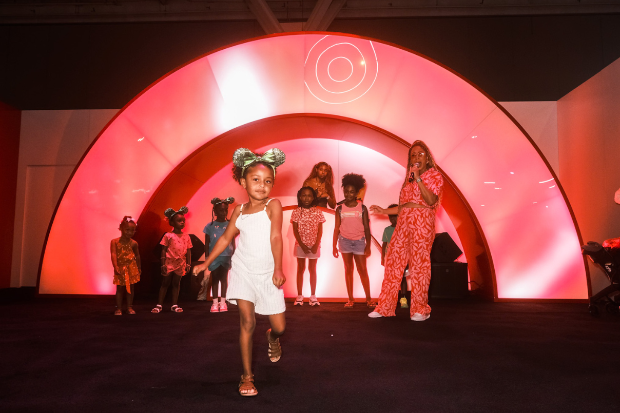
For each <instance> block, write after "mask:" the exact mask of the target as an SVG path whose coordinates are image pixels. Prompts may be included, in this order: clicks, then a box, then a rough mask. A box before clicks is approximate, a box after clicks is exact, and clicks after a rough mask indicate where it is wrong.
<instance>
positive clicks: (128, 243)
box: [110, 216, 142, 315]
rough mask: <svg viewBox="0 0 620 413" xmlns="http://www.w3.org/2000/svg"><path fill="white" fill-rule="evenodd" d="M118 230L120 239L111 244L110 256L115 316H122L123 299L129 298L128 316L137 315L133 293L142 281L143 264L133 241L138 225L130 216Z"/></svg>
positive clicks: (124, 218) (125, 218)
mask: <svg viewBox="0 0 620 413" xmlns="http://www.w3.org/2000/svg"><path fill="white" fill-rule="evenodd" d="M118 229H120V230H121V236H120V238H115V239H113V240H112V241H111V242H110V255H111V256H112V265H113V266H114V285H116V311H115V312H114V315H122V314H123V310H122V309H121V308H122V305H123V297H125V296H127V314H135V313H136V312H135V311H134V310H133V292H134V286H135V284H136V283H137V282H138V281H140V273H141V272H142V270H141V264H140V251H138V243H137V242H136V241H134V240H133V239H131V237H133V235H134V234H135V233H136V223H135V222H134V220H133V219H131V217H129V216H125V217H123V220H122V221H121V224H120V225H119V227H118Z"/></svg>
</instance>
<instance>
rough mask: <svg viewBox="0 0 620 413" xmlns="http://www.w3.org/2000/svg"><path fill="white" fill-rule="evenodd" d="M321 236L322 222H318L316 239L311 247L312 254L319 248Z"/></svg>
mask: <svg viewBox="0 0 620 413" xmlns="http://www.w3.org/2000/svg"><path fill="white" fill-rule="evenodd" d="M322 237H323V223H322V222H319V229H318V232H317V234H316V241H315V242H314V245H313V246H312V248H311V251H312V253H313V254H316V252H317V251H318V249H319V245H321V238H322Z"/></svg>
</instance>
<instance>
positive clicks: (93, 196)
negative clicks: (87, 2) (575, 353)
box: [39, 33, 588, 299]
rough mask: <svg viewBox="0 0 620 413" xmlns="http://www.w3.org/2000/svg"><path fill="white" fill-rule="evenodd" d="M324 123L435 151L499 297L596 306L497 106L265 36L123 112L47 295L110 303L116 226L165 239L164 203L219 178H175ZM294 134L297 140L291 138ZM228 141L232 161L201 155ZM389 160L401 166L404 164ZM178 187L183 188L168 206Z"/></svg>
mask: <svg viewBox="0 0 620 413" xmlns="http://www.w3.org/2000/svg"><path fill="white" fill-rule="evenodd" d="M360 56H361V58H360ZM341 57H342V58H341ZM330 59H331V60H330ZM356 59H358V60H356ZM317 62H318V63H317ZM361 70H363V73H362V72H361ZM347 76H348V77H347ZM347 82H350V84H347ZM317 85H318V86H317ZM286 115H289V116H286ZM321 116H323V117H324V118H325V119H330V118H332V119H333V120H337V121H338V122H336V123H334V125H332V127H334V128H336V129H335V130H334V129H332V130H330V131H329V133H328V132H327V131H324V132H325V133H326V134H327V135H330V136H336V139H338V138H337V135H338V127H339V125H341V124H349V125H350V124H359V125H365V126H364V128H366V129H367V130H375V131H381V133H382V134H383V135H384V136H388V135H389V136H392V137H397V138H398V139H401V140H403V141H405V142H412V141H413V140H415V139H418V138H421V139H423V140H425V141H426V142H427V143H428V144H429V145H430V147H431V149H432V151H433V153H434V155H435V158H436V159H437V161H438V163H439V165H440V166H441V167H442V168H443V171H444V172H445V173H446V175H447V176H448V177H450V178H451V180H452V181H453V182H454V192H453V193H454V194H456V195H455V197H454V198H455V199H456V198H460V199H461V202H462V204H463V205H465V207H464V208H466V209H468V212H469V213H470V214H469V215H470V221H471V222H473V223H474V224H476V225H474V227H476V228H478V229H479V231H478V234H479V236H477V237H478V239H479V241H478V242H479V243H480V244H481V245H482V248H483V250H484V251H483V252H484V254H483V255H486V257H487V258H486V262H487V263H488V265H489V266H490V267H489V268H488V269H485V270H483V271H487V272H488V273H489V274H491V275H492V274H493V271H494V272H495V278H494V279H493V281H494V282H495V283H496V288H494V296H495V297H496V298H499V299H503V298H556V299H582V298H586V297H587V295H588V282H587V276H586V269H585V267H584V263H583V260H582V258H581V254H580V248H579V245H580V242H579V236H578V231H577V229H576V226H575V223H574V221H573V218H572V215H571V211H570V207H569V205H568V203H567V202H566V199H565V197H564V195H563V193H562V191H561V188H560V185H559V182H557V180H556V179H555V176H554V174H553V172H552V171H551V169H550V168H549V166H548V164H547V163H546V161H545V160H544V158H543V157H542V156H541V154H540V152H539V151H538V149H537V148H536V147H535V145H534V144H533V143H532V142H531V140H530V139H529V138H528V137H527V135H526V134H525V133H524V131H523V130H522V129H521V128H520V127H519V126H518V125H517V124H516V123H515V122H514V120H513V119H512V118H511V117H510V116H508V115H507V113H506V112H505V111H504V110H503V109H502V108H501V107H500V106H499V105H498V104H497V102H495V101H493V100H492V99H490V98H489V97H488V96H487V95H485V94H484V93H483V92H481V91H480V90H478V89H477V88H476V87H475V86H474V85H472V84H471V83H469V82H468V81H466V80H464V79H463V78H461V77H460V76H458V75H457V74H455V73H453V72H452V71H450V70H449V69H447V68H445V67H442V66H441V65H439V64H438V63H436V62H433V61H431V60H429V59H428V58H425V57H423V56H420V55H418V54H415V53H413V52H411V51H407V50H404V49H402V48H399V47H397V46H394V45H389V44H386V43H382V42H378V41H375V40H369V39H364V38H360V37H355V36H350V35H327V34H325V33H297V34H287V35H276V36H267V37H263V38H259V39H256V40H252V41H247V42H243V43H240V44H237V45H235V46H231V47H228V48H224V49H221V50H218V51H215V52H213V53H210V54H208V55H206V56H204V57H201V58H199V59H196V60H194V61H193V62H190V63H188V64H187V65H185V66H183V67H182V68H180V69H178V70H176V71H174V72H172V73H170V74H169V75H167V76H166V77H164V78H162V79H161V80H159V81H158V82H156V83H155V84H153V85H152V86H151V87H150V88H149V89H147V90H146V91H144V92H143V93H142V94H141V95H140V96H138V97H137V98H136V99H134V100H133V101H132V102H131V103H130V104H129V105H128V106H126V107H125V108H124V109H123V110H122V111H121V112H120V113H119V114H118V115H117V116H116V117H115V118H114V119H113V120H112V121H111V122H110V123H109V124H108V126H107V127H106V128H105V129H104V130H103V131H102V133H101V134H100V136H99V137H98V139H97V140H96V141H95V143H94V144H93V145H92V146H91V148H90V149H89V151H88V153H87V154H86V155H85V156H84V158H83V159H82V162H81V163H80V165H79V167H78V168H77V169H76V171H75V173H74V176H73V177H72V179H71V182H70V183H69V185H68V186H67V188H66V191H65V193H64V195H63V197H62V199H61V201H60V202H59V205H58V208H57V211H56V214H55V217H54V219H53V222H52V223H51V225H50V231H49V235H48V239H47V243H46V248H45V251H44V256H43V260H42V267H41V274H40V284H39V291H40V292H41V293H109V292H111V291H112V285H111V283H110V264H109V252H108V248H109V240H110V239H111V238H114V237H116V236H117V234H118V231H117V230H116V227H117V226H118V221H119V219H120V217H122V216H123V215H133V216H140V217H141V225H140V229H141V231H142V230H143V229H145V230H146V231H145V232H148V231H149V230H153V228H156V227H158V225H151V224H148V222H149V218H148V217H149V216H152V215H149V214H150V213H153V212H156V211H158V209H161V208H160V207H161V206H162V205H163V204H162V202H163V201H162V200H165V201H174V202H175V203H176V202H179V201H181V200H182V199H184V198H185V199H189V198H188V196H189V197H190V198H191V196H192V194H193V193H196V191H198V188H201V187H202V186H203V185H205V184H206V183H205V177H207V176H208V175H209V173H206V174H205V173H204V171H201V173H195V172H196V170H194V171H193V172H192V171H191V169H184V168H183V167H179V165H182V164H183V165H185V166H187V165H188V164H192V161H191V159H192V158H195V157H196V156H204V155H205V154H206V156H207V159H210V161H209V162H214V165H220V164H222V165H223V166H225V165H227V164H228V163H229V162H230V161H229V158H230V154H231V153H232V151H231V150H230V149H231V148H232V147H233V146H235V145H236V146H248V147H252V148H257V147H260V146H263V145H261V144H260V143H259V142H250V141H248V140H247V139H246V141H245V144H244V145H237V144H238V143H240V142H235V141H234V139H232V140H231V139H227V138H223V137H226V136H227V134H230V133H231V131H233V130H235V129H236V128H237V129H236V130H237V131H239V130H241V128H239V127H240V126H242V125H248V126H247V127H244V128H245V129H247V128H249V127H250V126H251V125H249V124H250V123H252V122H255V123H256V121H259V120H261V119H271V120H272V121H274V120H277V121H278V128H277V129H276V130H274V131H273V134H274V136H273V137H272V139H270V140H269V143H277V142H282V141H285V140H287V138H286V136H282V135H283V134H286V133H287V130H288V132H291V131H294V130H298V131H299V128H300V126H299V125H300V124H299V122H300V119H301V120H302V123H303V120H304V119H305V121H306V122H307V121H308V120H309V119H316V118H318V117H321ZM295 122H297V125H296V126H295V125H294V123H295ZM258 123H260V122H258ZM287 123H288V125H289V126H288V127H291V128H292V129H287V127H285V126H283V125H286V124H287ZM319 123H320V122H319ZM253 125H254V124H253ZM296 128H297V129H296ZM373 128H374V129H373ZM250 129H251V128H250ZM302 129H303V126H302ZM313 137H314V138H321V137H322V136H321V135H315V136H313ZM229 138H230V137H229ZM215 139H218V141H215ZM332 139H333V138H332ZM340 139H342V140H343V141H346V140H347V139H346V137H345V136H342V137H341V138H340ZM220 141H221V142H222V143H224V142H226V145H225V147H226V150H223V151H212V152H204V151H201V148H204V147H213V148H215V147H216V146H217V145H218V144H219V142H220ZM349 141H350V142H364V137H363V135H362V136H361V137H360V138H356V139H349ZM233 142H234V144H233ZM385 142H387V140H386V141H385ZM363 145H365V146H367V147H372V142H369V141H367V142H366V143H363ZM399 145H400V146H401V148H402V146H403V145H402V143H400V144H399ZM388 146H389V145H388ZM381 149H385V148H383V147H382V148H381ZM227 152H230V153H227ZM387 152H388V153H391V152H390V151H389V150H387ZM192 154H193V155H192ZM389 156H390V157H392V156H393V158H392V159H394V160H395V161H396V162H403V159H402V155H401V156H396V155H395V154H394V153H392V154H391V155H389ZM209 157H210V158H209ZM188 159H190V160H188ZM290 161H291V160H289V162H290ZM215 169H217V167H215ZM220 169H221V168H220ZM361 169H363V168H361ZM403 171H404V170H403ZM172 172H175V173H172ZM211 172H215V171H211ZM347 172H348V171H347ZM360 172H363V173H365V174H367V173H368V171H364V170H361V171H360ZM180 176H182V177H183V179H178V178H179V177H180ZM278 178H280V177H278ZM171 179H177V180H178V182H179V183H178V184H177V186H175V195H174V197H173V198H167V197H166V195H165V191H166V182H167V180H171ZM400 179H402V178H400ZM487 182H493V183H487ZM375 187H377V186H375ZM192 191H193V192H192ZM370 193H371V192H370V190H369V196H370ZM459 195H460V196H459ZM464 200H466V202H465V201H464ZM163 203H165V202H163ZM160 204H162V205H160ZM166 206H168V205H166ZM151 208H153V210H151ZM158 219H159V218H158ZM159 222H160V221H159ZM159 222H157V224H159ZM153 224H155V223H153ZM471 227H472V226H471V225H470V228H471ZM377 230H380V229H377ZM459 235H460V234H459ZM461 238H462V237H461ZM474 238H476V236H474ZM485 238H486V241H487V242H486V244H485V243H484V239H485ZM542 240H544V241H542ZM465 244H466V242H464V246H465ZM328 252H329V251H328ZM466 252H467V251H466ZM468 258H469V257H468ZM469 261H470V265H471V264H472V263H471V259H470V260H469Z"/></svg>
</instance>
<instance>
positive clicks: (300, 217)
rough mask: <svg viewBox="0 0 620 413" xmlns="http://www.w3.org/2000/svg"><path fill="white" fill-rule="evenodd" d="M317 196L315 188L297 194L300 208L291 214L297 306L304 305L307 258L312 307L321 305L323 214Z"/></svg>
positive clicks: (306, 188) (304, 188)
mask: <svg viewBox="0 0 620 413" xmlns="http://www.w3.org/2000/svg"><path fill="white" fill-rule="evenodd" d="M316 201H317V195H316V192H315V191H314V188H311V187H309V186H304V187H303V188H301V189H300V190H299V191H298V192H297V205H298V208H297V209H295V210H294V211H293V213H292V214H291V222H292V223H293V234H294V235H295V257H297V299H296V300H295V305H303V304H304V296H303V294H302V290H303V287H304V272H305V271H306V258H307V259H308V272H310V292H311V295H310V305H311V306H314V305H321V303H319V300H318V299H317V298H316V261H317V259H318V258H319V257H320V256H321V237H322V236H323V222H325V217H324V216H323V212H321V210H319V209H318V208H316V207H315V206H314V205H315V204H316Z"/></svg>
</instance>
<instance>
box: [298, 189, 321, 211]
mask: <svg viewBox="0 0 620 413" xmlns="http://www.w3.org/2000/svg"><path fill="white" fill-rule="evenodd" d="M304 189H308V190H309V191H310V192H312V196H313V197H314V200H313V201H312V204H311V205H310V206H315V204H316V199H317V195H316V191H315V190H314V188H312V187H310V186H304V187H301V188H299V191H297V206H299V207H300V206H301V193H302V191H303V190H304Z"/></svg>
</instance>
